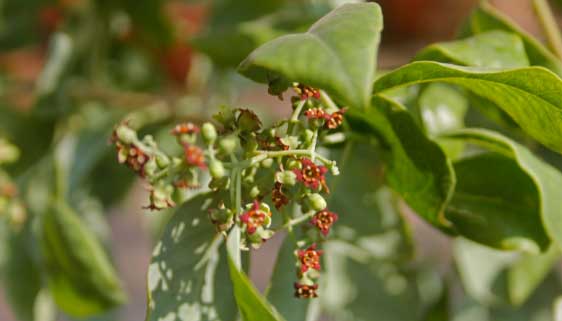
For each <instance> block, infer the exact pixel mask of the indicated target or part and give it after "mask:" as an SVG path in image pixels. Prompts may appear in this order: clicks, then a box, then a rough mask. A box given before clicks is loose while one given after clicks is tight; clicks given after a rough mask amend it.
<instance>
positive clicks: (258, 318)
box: [228, 253, 284, 321]
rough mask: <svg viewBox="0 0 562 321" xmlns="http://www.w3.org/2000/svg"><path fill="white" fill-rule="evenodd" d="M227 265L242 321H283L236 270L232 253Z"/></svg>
mask: <svg viewBox="0 0 562 321" xmlns="http://www.w3.org/2000/svg"><path fill="white" fill-rule="evenodd" d="M228 265H229V266H230V278H231V279H232V284H233V286H234V297H235V298H236V303H237V304H238V309H239V310H240V313H241V314H242V317H243V319H244V321H283V320H284V319H283V317H282V316H281V315H279V313H278V312H277V311H275V310H274V309H273V307H272V306H271V305H270V304H269V303H268V302H267V300H266V299H265V298H264V297H263V296H262V295H261V294H260V293H259V291H258V290H257V289H256V288H255V287H254V285H252V282H251V281H250V280H249V279H248V276H247V275H246V273H244V272H243V271H240V270H238V268H237V267H236V263H235V262H234V261H233V258H232V253H229V255H228Z"/></svg>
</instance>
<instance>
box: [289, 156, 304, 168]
mask: <svg viewBox="0 0 562 321" xmlns="http://www.w3.org/2000/svg"><path fill="white" fill-rule="evenodd" d="M300 167H301V162H300V161H299V160H298V159H294V158H291V159H289V160H288V161H287V169H299V168H300Z"/></svg>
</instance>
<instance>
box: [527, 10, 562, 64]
mask: <svg viewBox="0 0 562 321" xmlns="http://www.w3.org/2000/svg"><path fill="white" fill-rule="evenodd" d="M533 7H534V9H535V14H536V15H537V18H538V19H539V22H540V24H541V27H542V29H543V31H544V33H545V36H546V39H547V42H548V46H549V47H550V49H551V50H552V51H553V52H554V54H556V56H557V57H558V58H559V59H562V35H561V34H560V29H559V26H558V24H557V23H556V19H555V18H554V14H553V13H552V9H551V8H550V5H549V4H548V2H547V1H546V0H533Z"/></svg>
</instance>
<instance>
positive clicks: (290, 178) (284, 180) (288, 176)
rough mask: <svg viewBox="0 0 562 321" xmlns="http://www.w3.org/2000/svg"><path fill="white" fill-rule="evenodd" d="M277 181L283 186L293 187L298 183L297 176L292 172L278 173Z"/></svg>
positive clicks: (276, 174)
mask: <svg viewBox="0 0 562 321" xmlns="http://www.w3.org/2000/svg"><path fill="white" fill-rule="evenodd" d="M275 180H276V181H277V182H279V183H281V184H283V185H287V186H293V185H295V184H296V183H297V175H296V174H295V173H293V172H292V171H282V172H277V173H275Z"/></svg>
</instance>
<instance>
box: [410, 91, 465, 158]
mask: <svg viewBox="0 0 562 321" xmlns="http://www.w3.org/2000/svg"><path fill="white" fill-rule="evenodd" d="M417 105H418V106H417V107H418V108H419V113H420V114H421V115H420V116H421V119H422V120H423V125H424V127H425V130H426V132H427V133H428V135H429V136H430V137H432V138H433V139H435V140H436V142H437V143H438V144H439V145H440V146H441V148H442V149H443V150H444V151H445V152H446V153H447V156H449V157H450V158H452V159H454V158H456V157H457V156H458V155H460V154H461V153H462V151H463V149H464V144H463V142H459V141H451V140H449V139H447V138H439V137H438V135H439V134H441V133H446V132H448V131H451V130H455V129H460V128H463V127H464V117H465V115H466V111H467V109H468V100H467V99H466V97H465V96H464V95H463V94H462V93H461V92H459V91H458V90H457V89H456V88H452V87H451V86H448V85H444V84H430V85H428V86H427V87H425V88H423V89H422V90H421V93H420V96H419V98H418V103H417ZM436 136H437V137H436Z"/></svg>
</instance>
